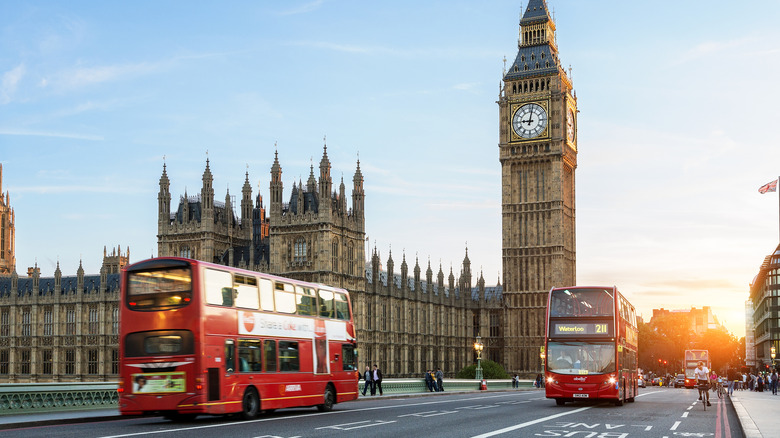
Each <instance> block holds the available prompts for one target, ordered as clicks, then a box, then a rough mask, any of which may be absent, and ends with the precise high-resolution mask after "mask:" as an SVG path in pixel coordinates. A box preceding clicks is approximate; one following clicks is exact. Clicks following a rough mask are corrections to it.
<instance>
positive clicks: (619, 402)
mask: <svg viewBox="0 0 780 438" xmlns="http://www.w3.org/2000/svg"><path fill="white" fill-rule="evenodd" d="M615 406H623V399H622V398H618V399H617V400H615Z"/></svg>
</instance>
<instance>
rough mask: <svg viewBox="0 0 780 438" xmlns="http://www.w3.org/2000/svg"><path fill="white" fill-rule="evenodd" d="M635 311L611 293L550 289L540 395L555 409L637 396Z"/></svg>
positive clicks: (598, 289) (611, 289) (612, 289)
mask: <svg viewBox="0 0 780 438" xmlns="http://www.w3.org/2000/svg"><path fill="white" fill-rule="evenodd" d="M637 339H638V332H637V327H636V311H635V310H634V306H632V305H631V303H629V302H628V301H627V300H626V299H625V297H623V295H622V294H621V293H620V292H618V290H617V288H616V287H614V286H613V287H580V286H577V287H561V288H552V289H551V290H550V295H549V297H548V299H547V338H546V343H545V350H546V354H545V359H546V360H545V361H544V362H545V378H546V385H545V395H546V396H547V398H554V399H555V402H556V403H557V404H558V405H563V404H564V403H566V402H567V401H577V400H593V399H605V400H610V401H613V402H614V403H615V404H616V405H617V406H621V405H623V403H624V402H626V401H628V402H633V401H634V397H636V394H637V379H638V372H637Z"/></svg>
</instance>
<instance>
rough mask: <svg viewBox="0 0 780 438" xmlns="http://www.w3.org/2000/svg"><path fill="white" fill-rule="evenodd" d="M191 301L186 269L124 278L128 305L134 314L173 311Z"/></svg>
mask: <svg viewBox="0 0 780 438" xmlns="http://www.w3.org/2000/svg"><path fill="white" fill-rule="evenodd" d="M191 301H192V275H191V271H190V269H189V268H169V269H155V270H149V271H135V272H129V273H128V275H127V305H128V306H129V307H130V308H131V309H133V310H166V309H175V308H179V307H184V306H186V305H187V304H189V303H190V302H191Z"/></svg>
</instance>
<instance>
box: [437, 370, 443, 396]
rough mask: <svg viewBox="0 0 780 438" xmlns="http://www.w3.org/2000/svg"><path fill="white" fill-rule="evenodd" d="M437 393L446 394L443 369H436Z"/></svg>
mask: <svg viewBox="0 0 780 438" xmlns="http://www.w3.org/2000/svg"><path fill="white" fill-rule="evenodd" d="M436 391H439V392H444V373H442V372H441V368H436Z"/></svg>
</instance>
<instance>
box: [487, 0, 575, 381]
mask: <svg viewBox="0 0 780 438" xmlns="http://www.w3.org/2000/svg"><path fill="white" fill-rule="evenodd" d="M498 107H499V128H500V129H499V131H500V134H499V136H500V137H499V138H500V139H499V145H498V146H499V156H500V161H501V187H502V189H501V216H502V219H501V221H502V263H503V271H504V305H505V310H504V312H505V313H504V324H503V330H504V333H503V339H504V358H503V359H504V365H505V366H506V369H507V371H510V372H517V373H523V374H531V373H533V374H535V373H538V372H539V371H540V370H541V369H542V364H541V358H540V348H541V347H542V345H544V335H545V330H544V317H545V309H546V304H547V293H548V291H549V290H550V288H551V287H553V286H572V285H575V281H576V275H575V261H576V246H575V243H576V242H575V214H574V170H575V169H576V168H577V99H576V96H575V94H574V91H573V89H572V83H571V79H570V78H569V77H567V76H566V73H565V72H564V70H563V68H562V67H561V62H560V60H559V58H558V47H557V44H556V42H555V23H554V22H553V20H552V19H551V18H550V14H549V12H548V10H547V3H546V2H545V0H530V1H529V2H528V7H527V8H526V10H525V11H524V12H523V16H522V18H521V19H520V39H519V42H518V48H517V57H516V58H515V61H514V63H512V65H511V66H510V67H509V69H508V70H507V71H505V73H504V78H503V87H502V90H501V94H500V96H499V100H498Z"/></svg>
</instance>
